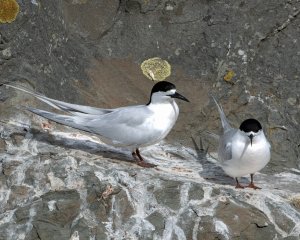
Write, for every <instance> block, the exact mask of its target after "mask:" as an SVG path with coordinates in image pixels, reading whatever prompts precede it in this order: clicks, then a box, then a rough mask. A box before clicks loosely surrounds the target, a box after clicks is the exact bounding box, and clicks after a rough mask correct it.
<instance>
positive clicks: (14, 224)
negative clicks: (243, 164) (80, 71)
mask: <svg viewBox="0 0 300 240" xmlns="http://www.w3.org/2000/svg"><path fill="white" fill-rule="evenodd" d="M40 129H41V128H40ZM0 130H1V137H2V139H1V141H0V146H1V154H0V159H1V164H0V168H1V175H0V181H1V192H0V206H1V208H0V209H1V213H0V239H8V240H9V239H11V240H15V239H30V240H34V239H36V240H37V239H42V240H46V239H70V240H78V239H81V240H82V239H89V240H91V239H99V240H100V239H163V240H166V239H180V240H183V239H206V240H208V239H264V240H266V239H299V234H300V212H299V208H300V195H299V192H300V177H299V175H300V171H299V170H296V169H294V170H291V171H290V172H282V173H279V174H256V175H255V179H256V183H257V184H258V185H259V186H261V187H262V190H253V189H243V190H240V189H235V188H234V181H233V179H231V178H229V177H227V176H226V175H225V174H224V173H223V171H222V169H221V168H219V167H218V166H217V164H216V162H215V160H214V159H213V158H212V157H210V156H209V155H208V154H207V153H206V152H205V151H204V150H202V149H201V146H199V147H198V148H197V150H193V149H191V148H187V147H184V146H182V145H179V144H177V145H172V144H168V143H166V142H164V143H160V144H158V145H155V146H152V147H149V148H146V149H143V151H142V153H143V155H144V156H145V158H146V159H147V161H149V162H151V163H154V164H157V165H158V167H157V168H154V169H143V168H141V167H139V166H137V165H135V164H134V162H133V161H132V160H131V154H130V152H129V151H126V149H115V148H112V147H110V146H107V145H105V144H104V143H102V142H101V141H100V140H99V139H97V138H95V137H91V136H88V135H86V134H84V133H80V132H78V131H75V130H73V129H71V128H65V131H64V132H62V131H59V130H58V128H57V127H56V125H55V124H53V125H51V126H48V127H47V128H45V130H41V131H40V130H37V129H36V128H33V127H30V126H28V125H26V126H25V125H24V124H23V125H22V124H17V123H16V122H13V121H9V122H8V123H6V124H2V125H1V126H0ZM200 145H201V144H200ZM247 182H248V180H247V179H246V178H245V179H242V183H244V184H246V183H247Z"/></svg>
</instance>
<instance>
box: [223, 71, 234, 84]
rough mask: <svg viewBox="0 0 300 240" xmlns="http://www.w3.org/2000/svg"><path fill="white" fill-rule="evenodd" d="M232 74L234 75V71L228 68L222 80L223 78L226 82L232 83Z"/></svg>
mask: <svg viewBox="0 0 300 240" xmlns="http://www.w3.org/2000/svg"><path fill="white" fill-rule="evenodd" d="M234 76H235V73H234V71H232V70H228V71H227V73H226V74H225V76H224V80H225V81H226V82H229V83H233V82H232V78H233V77H234Z"/></svg>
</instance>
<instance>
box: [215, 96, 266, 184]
mask: <svg viewBox="0 0 300 240" xmlns="http://www.w3.org/2000/svg"><path fill="white" fill-rule="evenodd" d="M213 99H214V101H215V103H216V105H217V107H218V111H219V113H220V118H221V123H222V127H223V135H221V136H220V139H219V148H218V157H219V161H220V163H221V167H222V168H223V170H224V172H225V173H226V174H227V175H229V176H231V177H233V178H235V180H236V188H244V187H243V186H242V185H241V184H240V183H239V181H238V177H242V176H245V175H247V174H250V177H251V182H250V184H249V185H248V186H247V187H249V188H254V189H260V188H259V187H257V186H255V184H254V182H253V175H254V173H255V172H258V171H260V170H261V169H263V168H264V167H265V166H266V165H267V163H268V162H269V161H270V157H271V153H270V149H271V145H270V143H269V142H268V140H267V139H266V137H265V134H264V131H263V129H262V126H261V124H260V123H259V121H257V120H256V119H252V118H251V119H247V120H245V121H243V122H242V123H241V125H240V127H239V129H235V128H232V127H231V126H230V124H229V123H228V121H227V118H226V116H225V114H224V111H223V109H222V107H221V106H220V105H219V104H218V102H217V101H216V100H215V98H213Z"/></svg>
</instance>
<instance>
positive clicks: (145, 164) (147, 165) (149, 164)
mask: <svg viewBox="0 0 300 240" xmlns="http://www.w3.org/2000/svg"><path fill="white" fill-rule="evenodd" d="M136 164H137V165H139V166H141V167H144V168H154V167H157V165H155V164H152V163H147V162H144V161H136Z"/></svg>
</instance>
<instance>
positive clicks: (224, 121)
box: [212, 96, 232, 132]
mask: <svg viewBox="0 0 300 240" xmlns="http://www.w3.org/2000/svg"><path fill="white" fill-rule="evenodd" d="M212 98H213V100H214V101H215V103H216V105H217V108H218V111H219V114H220V118H221V123H222V127H223V129H224V132H226V131H228V130H230V129H232V127H231V126H230V124H229V123H228V120H227V118H226V116H225V113H224V111H223V108H222V106H220V105H219V104H218V102H217V100H216V99H215V97H214V96H212Z"/></svg>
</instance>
